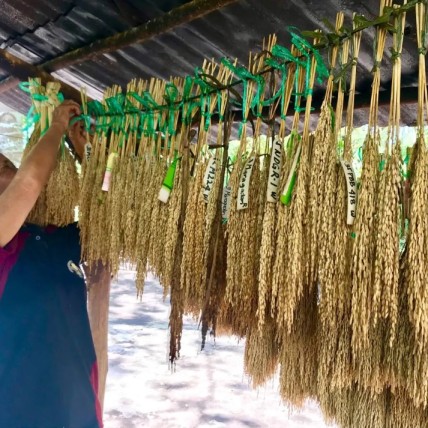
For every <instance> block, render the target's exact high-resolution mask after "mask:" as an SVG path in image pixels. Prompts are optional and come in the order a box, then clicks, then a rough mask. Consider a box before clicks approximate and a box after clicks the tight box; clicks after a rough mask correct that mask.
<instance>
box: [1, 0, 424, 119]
mask: <svg viewBox="0 0 428 428" xmlns="http://www.w3.org/2000/svg"><path fill="white" fill-rule="evenodd" d="M182 3H185V2H184V1H180V0H85V1H83V0H75V1H67V0H11V1H7V2H4V1H2V2H0V4H1V8H2V13H1V14H0V44H2V47H3V48H7V50H8V51H9V52H10V53H12V54H13V55H15V56H17V57H19V58H21V59H23V60H25V61H26V62H29V63H32V64H39V63H43V62H46V61H47V60H49V59H52V58H55V57H57V56H59V55H62V54H64V53H66V52H69V51H71V50H73V49H76V48H78V47H81V46H85V45H88V44H89V43H91V42H93V41H95V40H98V39H102V38H104V37H107V36H110V35H113V34H115V33H118V32H122V31H125V30H127V29H129V28H132V27H135V26H136V25H140V24H143V23H145V22H147V21H148V20H150V19H153V18H155V17H158V16H161V15H162V14H163V13H165V12H167V11H169V10H171V9H173V8H175V7H177V6H180V4H182ZM378 9H379V0H365V1H354V0H324V1H320V0H288V1H280V0H263V1H260V0H239V1H237V2H236V3H233V4H231V5H229V6H226V7H224V8H222V9H220V10H217V11H215V12H212V13H210V14H208V15H206V16H205V17H203V18H198V19H196V20H193V21H191V22H189V23H187V24H184V25H181V26H179V27H177V28H175V29H174V30H172V31H167V32H165V33H164V34H162V35H160V36H157V37H154V38H152V39H150V40H149V41H147V42H144V43H142V44H135V45H131V46H128V47H126V48H125V49H121V50H118V51H115V52H111V53H108V54H102V55H99V56H98V57H96V58H95V59H92V60H88V61H83V62H82V63H80V64H76V65H73V66H71V67H68V68H64V69H62V70H59V71H57V72H55V73H54V75H55V76H57V77H59V78H60V79H61V80H62V81H64V82H66V83H68V84H69V85H71V86H74V87H76V88H80V87H81V86H86V87H87V88H88V95H89V96H91V97H92V98H97V99H100V98H101V96H102V92H103V90H104V89H105V88H106V87H108V86H110V85H112V84H118V85H121V86H123V87H125V86H126V84H127V83H128V82H129V81H130V80H131V79H132V78H135V77H137V78H149V77H151V76H155V77H160V78H164V79H169V78H170V76H185V75H187V74H192V73H193V70H194V69H195V67H198V66H200V65H201V64H202V62H203V60H204V58H214V59H216V60H220V59H221V58H222V57H225V56H226V57H230V58H235V57H236V58H238V60H239V62H240V63H242V64H246V63H247V61H248V52H249V51H251V50H253V51H254V50H256V51H257V50H259V49H260V48H261V41H262V39H263V37H265V36H267V35H269V34H271V33H276V34H277V36H278V42H279V43H280V44H282V45H285V46H288V45H289V42H290V37H289V34H288V33H287V26H290V25H292V26H295V27H297V28H298V29H300V30H314V29H316V28H322V29H323V28H324V29H326V28H325V25H324V24H323V23H322V19H324V18H326V19H328V20H329V21H330V22H333V23H334V22H335V17H336V13H337V12H339V11H343V12H344V13H345V16H346V18H345V20H346V21H345V25H347V26H348V27H350V26H351V17H352V13H353V12H357V13H359V14H364V15H365V16H366V17H367V18H372V17H374V16H376V15H378V12H379V11H378ZM406 32H407V33H408V35H407V36H406V37H405V43H404V50H403V55H402V86H403V87H415V86H416V85H417V74H418V73H417V47H416V40H415V25H414V14H413V13H409V14H408V16H407V25H406ZM373 38H374V31H373V29H370V30H366V31H365V32H364V34H363V39H362V44H361V53H360V62H359V68H358V78H357V81H358V83H357V92H359V93H367V92H368V91H369V90H370V86H371V79H372V76H371V70H372V67H373ZM389 43H390V41H389ZM389 46H390V45H388V46H387V48H386V51H385V59H384V62H383V63H382V82H383V83H382V90H386V91H388V90H389V87H390V80H391V60H390V56H391V54H390V52H389V49H388V48H389ZM7 77H8V72H7V71H6V70H4V69H1V68H0V80H1V79H5V78H7ZM0 102H3V103H4V104H6V105H9V106H10V107H12V108H14V109H15V110H17V111H20V112H25V111H26V110H27V109H28V107H29V98H28V97H27V96H26V95H25V94H23V93H22V92H21V91H20V90H19V89H17V88H15V89H12V90H8V91H6V92H4V93H2V94H0ZM415 110H416V106H415V105H409V106H406V108H405V109H403V111H402V122H403V124H412V123H414V121H415V117H416V116H415ZM387 114H388V109H387V108H386V107H385V108H382V109H381V111H380V122H381V124H386V123H387ZM366 122H367V109H362V110H359V111H357V112H356V115H355V125H360V124H363V123H366Z"/></svg>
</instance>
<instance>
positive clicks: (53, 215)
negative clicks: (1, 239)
mask: <svg viewBox="0 0 428 428" xmlns="http://www.w3.org/2000/svg"><path fill="white" fill-rule="evenodd" d="M60 86H61V85H60V84H59V83H58V82H48V83H47V84H46V88H45V87H43V86H41V81H40V79H30V84H29V88H30V92H31V95H32V98H33V105H34V109H35V112H36V114H39V115H40V119H39V123H40V128H39V127H38V126H37V127H36V128H39V129H37V130H35V131H34V132H33V135H32V138H31V139H30V142H29V144H27V146H26V148H25V150H24V153H23V158H25V156H26V155H27V154H28V152H29V151H30V150H31V148H32V147H33V146H34V144H36V143H37V141H38V139H39V138H38V136H40V137H42V136H43V135H44V134H45V133H46V131H47V130H48V128H49V126H50V124H51V121H52V114H53V110H54V108H55V107H56V106H57V105H59V103H60V101H59V99H58V92H59V89H60ZM79 186H80V184H79V176H78V174H77V170H76V160H75V159H74V157H73V155H72V154H71V153H70V152H69V150H67V148H66V147H65V144H64V141H62V142H61V145H60V149H59V151H58V161H57V165H56V167H55V169H54V170H53V172H52V174H51V176H50V178H49V181H48V183H47V185H46V187H45V189H44V190H43V191H42V193H41V195H40V196H39V199H38V201H37V202H36V205H35V206H34V208H33V209H32V211H31V213H30V215H29V217H28V221H29V222H31V223H35V224H39V225H42V226H45V225H48V224H52V225H55V226H65V225H67V224H70V223H73V222H74V220H75V212H74V210H75V208H76V206H77V202H78V197H79Z"/></svg>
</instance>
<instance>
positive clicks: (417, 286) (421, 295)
mask: <svg viewBox="0 0 428 428" xmlns="http://www.w3.org/2000/svg"><path fill="white" fill-rule="evenodd" d="M416 8H417V9H416V13H417V19H416V23H417V35H418V48H419V97H418V118H417V124H418V135H417V142H416V148H415V151H416V153H415V160H414V165H413V169H412V171H411V174H412V187H411V205H410V225H409V235H408V262H407V272H406V275H407V281H408V300H409V311H410V312H409V316H410V320H411V322H412V324H413V326H414V328H415V334H416V338H417V348H416V351H417V352H421V351H422V350H423V349H426V345H427V343H428V317H427V316H426V307H427V304H428V303H427V302H428V295H427V293H426V286H425V277H426V267H427V266H428V265H427V254H426V251H425V250H424V249H425V247H426V245H427V242H428V241H427V239H428V223H427V219H428V217H427V214H428V213H427V209H428V204H427V202H428V192H427V189H426V184H424V183H426V180H427V168H426V166H427V161H428V159H427V148H426V142H425V136H424V126H425V123H426V122H425V120H426V118H425V107H426V71H425V54H424V52H425V49H426V40H425V38H426V35H425V30H426V26H427V25H428V24H427V22H426V20H427V17H426V6H425V5H424V4H422V3H421V4H419V3H418V4H417V6H416Z"/></svg>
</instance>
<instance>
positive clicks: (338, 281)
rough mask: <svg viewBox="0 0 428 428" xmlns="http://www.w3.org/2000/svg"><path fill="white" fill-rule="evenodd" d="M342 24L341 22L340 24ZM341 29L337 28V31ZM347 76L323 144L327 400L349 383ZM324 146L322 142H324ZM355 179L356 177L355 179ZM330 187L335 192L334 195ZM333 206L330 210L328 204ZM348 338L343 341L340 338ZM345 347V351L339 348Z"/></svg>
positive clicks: (323, 381)
mask: <svg viewBox="0 0 428 428" xmlns="http://www.w3.org/2000/svg"><path fill="white" fill-rule="evenodd" d="M339 24H342V22H340V21H339ZM339 30H340V28H339V29H338V31H339ZM340 54H341V55H340V61H339V67H340V69H344V67H345V64H347V62H348V54H349V41H345V42H344V43H343V46H342V49H341V52H340ZM345 79H346V76H345V75H342V76H341V77H340V80H339V86H338V97H337V99H338V101H337V106H336V114H335V119H336V120H335V121H334V122H333V123H332V124H331V126H332V128H333V126H334V129H332V131H333V132H332V135H331V138H332V141H331V143H330V145H329V144H328V141H326V142H324V144H325V145H326V146H328V145H329V147H328V150H329V153H327V154H326V160H327V162H329V163H330V167H329V168H326V169H325V172H324V174H325V177H326V180H325V181H326V183H325V186H326V188H325V196H326V199H327V201H325V202H323V203H322V204H321V205H322V209H323V210H324V211H323V214H322V217H328V216H330V220H324V221H323V227H322V230H321V231H320V238H319V239H320V241H321V242H320V253H319V261H320V269H319V279H320V288H321V298H320V305H319V313H320V323H321V325H320V333H319V334H320V340H319V346H320V348H319V369H318V396H319V397H320V399H323V400H327V401H328V397H329V395H330V392H331V391H334V389H335V388H338V387H339V388H343V387H344V386H345V385H346V386H349V384H350V380H351V377H350V363H351V361H350V353H349V345H350V342H349V338H350V335H349V334H348V336H347V337H343V335H344V334H346V332H345V331H344V329H346V330H347V332H348V333H349V328H348V327H349V311H346V312H345V305H347V303H348V302H346V301H345V296H346V294H345V293H346V287H347V279H348V278H347V270H346V268H347V267H349V259H348V258H349V239H350V237H349V230H348V228H349V226H348V221H349V220H348V219H347V211H348V210H347V208H348V207H347V201H348V189H347V182H346V181H347V180H346V179H345V175H344V169H343V168H342V166H341V164H340V162H338V159H337V147H338V145H339V140H338V138H339V133H340V130H341V122H342V120H341V119H342V113H343V98H344V83H345ZM321 144H322V143H321ZM354 180H355V178H354ZM328 186H331V187H332V188H333V189H335V191H334V193H333V194H332V193H331V190H332V189H331V188H328ZM328 202H329V203H330V204H332V206H331V207H328V204H327V203H328ZM341 338H342V339H345V340H346V339H347V340H346V341H345V342H343V341H342V343H341V342H340V339H341ZM339 345H342V348H339Z"/></svg>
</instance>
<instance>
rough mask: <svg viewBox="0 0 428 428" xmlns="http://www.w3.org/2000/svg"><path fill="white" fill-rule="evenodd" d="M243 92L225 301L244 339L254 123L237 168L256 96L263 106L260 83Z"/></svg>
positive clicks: (253, 259) (256, 178)
mask: <svg viewBox="0 0 428 428" xmlns="http://www.w3.org/2000/svg"><path fill="white" fill-rule="evenodd" d="M262 66H263V60H262V59H261V58H260V57H258V58H257V57H254V58H253V56H252V55H250V67H249V68H250V72H251V73H252V74H256V73H257V72H258V71H260V69H261V67H262ZM246 84H247V88H246V91H245V92H246V97H244V102H245V105H244V106H243V123H242V125H241V130H242V135H241V143H240V148H239V151H238V158H237V160H236V163H235V166H234V171H233V174H232V177H231V187H232V192H233V195H234V197H233V198H232V209H231V212H230V218H229V221H228V224H227V233H228V244H227V271H226V278H227V289H226V300H227V302H228V304H229V305H230V306H229V308H230V311H231V317H232V322H233V326H232V328H233V330H234V332H235V333H236V334H237V335H239V336H244V335H245V334H246V332H247V330H248V328H249V326H250V325H251V321H252V319H253V317H254V314H255V311H256V308H257V278H258V263H257V261H258V254H259V248H260V247H259V245H260V243H259V242H258V239H257V237H258V235H257V225H258V210H259V198H258V195H259V191H260V159H259V156H258V151H259V132H260V122H259V120H257V121H256V126H255V128H254V134H253V146H252V148H251V151H250V153H249V155H248V158H247V160H246V161H245V163H243V165H242V167H241V162H242V160H241V159H242V157H243V156H244V155H245V153H246V152H247V134H246V126H245V125H246V124H245V121H246V119H247V118H248V116H249V112H250V108H251V105H252V103H253V100H254V97H255V96H256V94H258V96H259V102H260V104H261V103H262V102H263V97H264V91H263V92H262V88H261V86H262V85H264V80H263V81H258V82H256V81H254V80H252V79H251V80H249V81H248V82H247V83H246Z"/></svg>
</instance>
